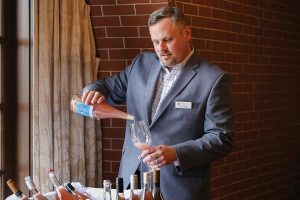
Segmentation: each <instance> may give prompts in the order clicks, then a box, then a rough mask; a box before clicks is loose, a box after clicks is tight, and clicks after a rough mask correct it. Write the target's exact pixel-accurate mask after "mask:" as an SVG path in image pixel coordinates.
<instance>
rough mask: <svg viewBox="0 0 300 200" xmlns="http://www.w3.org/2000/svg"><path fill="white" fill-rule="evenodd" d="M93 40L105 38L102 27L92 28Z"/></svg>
mask: <svg viewBox="0 0 300 200" xmlns="http://www.w3.org/2000/svg"><path fill="white" fill-rule="evenodd" d="M94 33H95V38H96V39H97V38H104V37H106V32H105V28H104V27H98V28H94Z"/></svg>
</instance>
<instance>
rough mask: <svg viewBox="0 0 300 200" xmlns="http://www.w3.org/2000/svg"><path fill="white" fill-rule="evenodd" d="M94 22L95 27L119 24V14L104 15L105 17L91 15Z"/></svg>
mask: <svg viewBox="0 0 300 200" xmlns="http://www.w3.org/2000/svg"><path fill="white" fill-rule="evenodd" d="M91 20H92V23H93V25H94V26H95V27H98V26H100V27H101V26H119V25H120V20H119V17H118V16H109V17H107V16H103V17H91Z"/></svg>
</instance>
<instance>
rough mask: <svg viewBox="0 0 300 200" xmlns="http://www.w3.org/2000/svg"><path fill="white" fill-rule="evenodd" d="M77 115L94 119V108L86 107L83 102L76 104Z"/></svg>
mask: <svg viewBox="0 0 300 200" xmlns="http://www.w3.org/2000/svg"><path fill="white" fill-rule="evenodd" d="M76 113H78V114H80V115H83V116H87V117H91V118H93V106H91V105H86V104H84V103H82V102H78V101H77V102H76Z"/></svg>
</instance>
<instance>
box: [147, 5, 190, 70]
mask: <svg viewBox="0 0 300 200" xmlns="http://www.w3.org/2000/svg"><path fill="white" fill-rule="evenodd" d="M148 25H149V31H150V35H151V40H152V42H153V45H154V49H155V52H156V54H157V56H158V57H159V59H160V60H161V61H162V63H163V64H164V65H165V66H167V67H173V66H174V65H176V64H178V63H180V62H181V61H182V60H183V59H184V58H185V57H186V56H187V55H188V54H189V53H190V51H191V45H190V42H191V37H192V32H191V28H190V27H189V26H186V22H185V19H184V15H183V13H182V11H181V10H180V9H178V8H176V7H162V8H160V9H159V10H157V11H155V12H153V13H152V14H151V15H150V17H149V20H148Z"/></svg>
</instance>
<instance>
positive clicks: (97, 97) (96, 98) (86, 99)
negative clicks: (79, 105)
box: [81, 90, 105, 105]
mask: <svg viewBox="0 0 300 200" xmlns="http://www.w3.org/2000/svg"><path fill="white" fill-rule="evenodd" d="M104 100H105V97H104V96H103V95H102V94H101V93H100V92H95V91H90V90H86V91H84V93H83V94H82V97H81V101H82V102H83V103H85V104H88V105H90V104H95V103H101V102H102V101H104Z"/></svg>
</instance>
